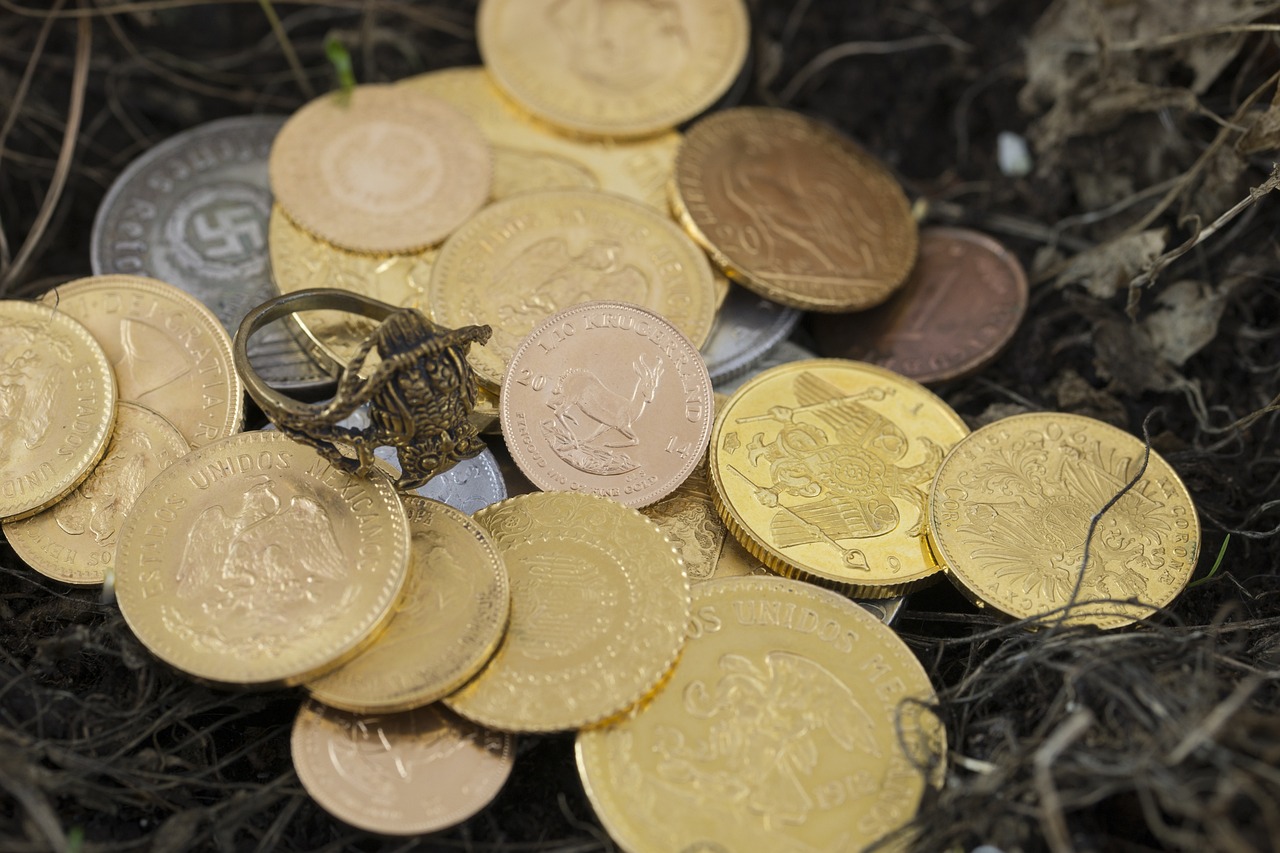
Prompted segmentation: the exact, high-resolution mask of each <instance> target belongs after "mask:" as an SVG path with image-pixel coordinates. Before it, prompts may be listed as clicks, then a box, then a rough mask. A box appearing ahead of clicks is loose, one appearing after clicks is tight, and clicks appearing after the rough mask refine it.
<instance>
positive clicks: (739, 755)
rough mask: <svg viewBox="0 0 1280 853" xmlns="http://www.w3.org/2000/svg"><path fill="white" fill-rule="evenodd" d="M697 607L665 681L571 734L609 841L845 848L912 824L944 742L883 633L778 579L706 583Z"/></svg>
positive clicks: (923, 692) (904, 654) (917, 685)
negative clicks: (616, 715)
mask: <svg viewBox="0 0 1280 853" xmlns="http://www.w3.org/2000/svg"><path fill="white" fill-rule="evenodd" d="M693 600H694V603H693V616H692V618H691V620H690V623H689V641H688V643H687V644H686V647H685V650H684V652H683V653H682V654H681V657H680V662H679V663H678V664H677V665H676V668H675V671H674V672H673V673H672V675H671V679H670V681H669V682H668V683H667V684H666V685H665V686H664V687H663V689H662V690H661V691H660V692H659V693H658V694H657V695H656V696H654V697H653V698H652V699H651V700H650V701H648V702H646V703H645V704H643V705H641V706H639V707H638V708H637V709H635V710H634V711H633V712H631V713H630V714H629V715H627V716H626V717H625V718H623V719H622V720H621V721H619V722H616V723H614V724H612V725H607V726H602V727H598V728H593V729H586V730H584V731H582V732H579V734H578V741H577V761H578V772H579V774H580V775H581V777H582V783H583V787H584V788H585V789H586V792H587V796H588V797H589V798H590V800H591V804H592V806H594V807H595V810H596V815H597V816H598V817H599V818H600V821H601V823H603V824H604V827H605V829H606V830H608V832H609V835H610V836H612V837H613V839H614V841H616V842H617V843H618V846H620V847H621V848H622V849H623V850H626V851H628V853H650V851H653V853H668V851H672V850H681V851H695V850H697V851H712V850H714V851H725V853H728V851H752V850H795V851H799V850H805V851H809V850H849V851H852V850H862V849H864V848H866V847H868V846H869V845H871V844H872V843H873V842H875V841H876V840H878V839H880V838H882V837H884V836H885V835H886V834H888V833H890V832H892V831H894V830H895V829H898V828H899V827H901V826H903V825H904V824H906V823H907V822H908V821H910V820H911V818H912V817H913V816H914V815H915V813H916V810H917V809H918V807H919V804H920V800H921V798H922V796H923V794H924V792H925V789H926V787H927V785H929V784H930V783H931V782H933V781H934V780H935V779H936V778H937V776H940V772H941V768H940V767H938V768H937V776H933V775H930V776H927V775H926V773H925V772H924V771H922V770H920V769H919V767H921V766H929V764H930V763H931V762H934V761H939V760H940V757H941V756H944V755H945V754H946V743H945V737H946V735H945V732H944V731H943V729H942V727H941V725H939V724H938V720H937V718H936V717H934V716H932V715H931V714H930V713H929V712H928V711H926V710H924V707H923V706H924V705H927V703H930V702H932V700H933V688H932V687H931V685H930V684H929V679H928V677H927V676H926V675H925V673H924V670H923V669H922V668H921V666H920V664H919V662H918V661H916V659H915V657H914V656H913V655H912V654H911V650H910V649H908V648H907V646H906V645H905V644H904V643H903V642H902V641H901V640H899V639H898V638H897V636H896V635H895V634H894V633H893V631H891V630H890V629H889V628H887V627H885V626H884V625H882V624H880V623H879V622H878V621H876V619H875V617H874V616H872V615H871V614H870V613H867V612H866V611H865V610H863V609H862V608H861V607H859V606H858V605H856V604H854V603H853V602H850V601H847V600H845V599H843V598H841V597H840V596H838V595H835V594H834V593H831V592H828V591H826V590H821V589H817V588H815V587H811V586H809V585H807V584H801V583H798V582H795V581H790V580H786V579H783V578H730V579H727V580H716V581H710V582H708V583H705V584H701V585H699V586H698V587H697V588H696V589H695V590H694V593H693ZM895 849H896V848H895Z"/></svg>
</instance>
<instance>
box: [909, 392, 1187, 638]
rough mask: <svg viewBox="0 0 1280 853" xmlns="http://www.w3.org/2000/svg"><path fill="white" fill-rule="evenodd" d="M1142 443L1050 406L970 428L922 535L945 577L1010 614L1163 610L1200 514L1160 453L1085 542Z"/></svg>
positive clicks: (1131, 473) (950, 458)
mask: <svg viewBox="0 0 1280 853" xmlns="http://www.w3.org/2000/svg"><path fill="white" fill-rule="evenodd" d="M1143 449H1144V448H1143V444H1142V442H1141V441H1139V440H1138V439H1137V438H1135V437H1134V436H1132V435H1130V434H1129V433H1127V432H1124V431H1122V430H1119V429H1116V428H1115V427H1113V426H1110V425H1108V424H1105V423H1102V422H1101V421H1095V420H1093V419H1092V418H1086V417H1081V416H1079V415H1065V414H1059V413H1056V412H1035V413H1030V414H1025V415H1015V416H1014V417H1009V418H1004V419H1002V420H999V421H996V422H995V423H992V424H988V425H987V426H985V427H983V428H982V429H979V430H977V431H976V432H974V433H973V434H972V435H970V436H969V437H968V438H966V439H965V440H964V441H962V442H960V443H959V444H957V445H956V446H955V447H954V448H953V449H952V450H951V452H950V453H949V454H948V455H947V458H946V459H945V460H944V461H943V463H942V466H941V468H939V470H938V475H937V479H935V480H934V482H933V488H932V490H931V492H930V507H929V532H930V536H931V538H932V541H933V543H934V544H935V545H936V547H937V549H938V554H939V556H940V557H941V558H942V560H943V562H944V563H945V564H946V566H947V569H948V571H949V574H950V576H951V579H952V580H953V581H955V582H956V585H957V586H958V587H959V588H960V590H961V591H962V592H964V593H965V594H966V595H967V596H969V597H970V599H972V600H974V601H975V602H977V603H979V604H988V605H990V606H992V607H994V608H995V609H996V610H999V611H1001V612H1002V613H1006V614H1008V615H1009V616H1012V617H1014V618H1016V619H1033V618H1036V617H1042V618H1043V619H1044V621H1046V622H1051V621H1056V620H1057V619H1058V618H1062V619H1063V620H1064V621H1065V622H1067V623H1069V624H1089V625H1096V626H1097V627H1099V628H1117V627H1120V626H1122V625H1128V624H1131V623H1132V622H1135V621H1137V620H1139V619H1143V618H1145V617H1147V616H1150V615H1151V613H1152V610H1153V609H1154V608H1157V607H1164V606H1165V605H1166V604H1168V603H1169V602H1171V601H1172V600H1173V599H1174V597H1175V596H1177V594H1178V593H1179V592H1181V591H1182V589H1183V588H1184V587H1185V586H1186V585H1187V581H1188V580H1190V578H1191V574H1192V572H1193V571H1194V570H1195V566H1196V558H1197V557H1198V556H1199V552H1200V521H1199V519H1198V517H1197V516H1196V509H1195V505H1194V504H1193V503H1192V502H1191V496H1190V495H1189V494H1188V493H1187V488H1186V486H1184V485H1183V483H1182V481H1181V480H1180V479H1179V478H1178V475H1177V474H1176V473H1175V472H1174V470H1173V469H1172V468H1171V467H1169V463H1167V462H1166V461H1165V460H1164V459H1162V458H1161V457H1160V455H1159V454H1157V453H1156V452H1155V451H1152V452H1151V457H1150V460H1149V461H1148V463H1147V467H1146V470H1145V471H1144V472H1143V473H1142V476H1141V478H1140V479H1139V480H1138V482H1137V484H1136V485H1134V487H1133V488H1132V489H1129V490H1128V491H1127V492H1125V493H1124V495H1123V496H1122V497H1121V498H1120V499H1119V500H1118V501H1117V502H1116V503H1115V505H1113V506H1112V507H1111V508H1110V509H1108V510H1107V511H1106V512H1105V513H1103V514H1102V516H1101V518H1100V519H1099V521H1098V524H1097V527H1096V528H1095V530H1094V532H1093V537H1092V539H1089V526H1090V523H1091V520H1092V519H1093V517H1094V516H1095V515H1096V514H1097V513H1099V512H1101V511H1102V509H1103V507H1105V506H1106V505H1107V503H1108V502H1109V501H1111V500H1112V498H1114V497H1115V496H1116V495H1118V494H1120V492H1121V491H1122V490H1124V488H1125V486H1126V484H1128V483H1129V481H1130V480H1132V479H1133V478H1134V477H1135V476H1137V474H1138V473H1139V470H1140V469H1141V466H1142V462H1143ZM1086 540H1088V541H1089V543H1090V545H1089V564H1088V566H1086V567H1085V569H1084V574H1083V578H1082V577H1081V571H1080V569H1081V565H1082V564H1083V562H1084V549H1085V542H1086ZM1077 587H1078V588H1077ZM1072 602H1075V603H1074V605H1073V606H1071V607H1070V609H1069V610H1066V611H1065V612H1064V608H1066V607H1067V606H1068V605H1072ZM1124 602H1136V603H1124Z"/></svg>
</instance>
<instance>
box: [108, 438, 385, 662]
mask: <svg viewBox="0 0 1280 853" xmlns="http://www.w3.org/2000/svg"><path fill="white" fill-rule="evenodd" d="M408 565H409V523H408V520H407V519H406V517H405V512H404V507H402V506H401V504H400V499H399V497H397V495H396V492H395V489H394V488H392V485H391V481H390V480H389V479H387V478H385V477H380V476H379V477H373V478H368V479H365V478H358V477H353V476H351V475H349V474H346V473H344V472H342V471H339V470H337V469H335V468H334V467H333V466H332V465H330V464H329V463H328V462H327V461H325V460H324V458H323V457H321V456H320V455H319V454H318V453H317V452H316V451H315V450H313V449H312V448H310V447H308V446H306V445H302V444H297V443H295V442H293V441H292V440H290V439H289V438H287V437H286V436H284V435H283V434H281V433H278V432H246V433H239V434H237V435H233V436H229V437H227V438H224V439H222V440H220V441H218V442H215V443H213V444H210V445H206V446H205V447H202V448H199V449H198V450H195V451H193V452H191V453H189V454H187V455H186V456H184V457H182V459H180V460H178V461H177V462H176V463H174V464H173V465H171V466H170V467H169V468H167V469H165V470H164V471H162V472H160V474H159V475H157V476H156V478H155V479H154V480H152V481H151V484H150V485H148V486H147V488H146V489H144V490H143V492H142V494H141V495H140V496H139V497H138V500H137V501H136V502H135V503H134V506H133V510H132V511H131V512H130V514H129V517H128V518H127V519H126V520H125V523H124V526H123V527H122V528H121V529H120V534H119V543H118V545H117V546H116V567H115V572H116V576H115V587H116V597H117V599H118V601H119V603H120V612H121V613H122V614H123V615H124V619H125V622H127V623H128V625H129V627H130V628H131V629H133V633H134V634H135V635H137V637H138V639H139V640H140V641H141V642H142V644H143V645H145V646H146V647H147V648H148V649H150V650H151V652H152V653H153V654H154V655H156V657H158V658H160V659H161V660H163V661H165V662H166V663H168V664H170V665H172V666H174V667H176V668H177V669H180V670H182V671H183V672H185V673H187V674H189V675H192V676H195V677H196V678H199V679H202V680H204V681H208V682H213V683H215V684H219V685H224V686H241V687H275V686H281V685H290V684H297V683H299V682H302V681H306V680H308V679H313V678H318V677H319V676H320V675H322V674H323V673H324V672H326V671H328V670H330V669H333V668H334V667H336V666H338V665H339V664H341V663H343V662H344V661H346V660H347V659H349V658H351V657H352V656H354V655H355V654H356V653H357V652H358V651H359V650H360V649H362V648H363V647H364V646H365V645H367V643H368V642H369V641H370V640H371V639H372V638H373V636H374V633H375V631H377V630H378V629H379V628H380V627H381V626H382V625H383V624H384V623H385V621H386V620H387V619H388V618H389V617H390V615H391V612H392V607H393V605H394V604H395V602H396V599H397V596H399V594H400V590H401V587H402V586H403V585H404V581H405V576H406V574H407V570H408Z"/></svg>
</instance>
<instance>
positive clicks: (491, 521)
mask: <svg viewBox="0 0 1280 853" xmlns="http://www.w3.org/2000/svg"><path fill="white" fill-rule="evenodd" d="M475 519H476V521H477V522H479V523H480V525H481V526H483V527H485V528H486V529H487V530H488V531H489V535H490V536H492V537H493V540H494V542H495V543H496V544H497V546H498V551H499V552H501V554H502V558H503V561H504V562H505V563H506V565H507V572H508V573H509V575H510V577H511V627H510V628H509V629H508V631H507V635H506V637H505V638H504V639H503V641H502V645H500V646H499V647H498V651H497V653H496V654H495V655H494V656H493V659H492V660H491V661H490V662H489V665H488V666H486V667H485V668H484V669H483V670H481V671H480V674H479V675H477V676H476V677H475V678H474V679H473V680H472V681H471V683H470V684H468V685H467V686H466V687H464V688H462V689H461V690H459V691H458V692H457V693H454V694H453V695H452V696H450V697H448V698H447V699H445V700H444V701H445V703H446V704H447V705H449V707H451V708H453V710H455V711H457V712H458V713H459V714H462V715H463V716H464V717H468V718H470V719H472V720H475V721H476V722H479V723H483V724H484V725H487V726H493V727H494V728H498V729H504V730H507V731H529V732H548V731H560V730H566V729H576V728H581V727H582V726H585V725H589V724H591V723H595V722H599V721H600V720H603V719H605V718H607V717H611V716H613V715H615V714H617V713H619V712H621V711H623V710H625V709H626V708H628V707H630V706H631V705H633V704H635V703H636V702H638V701H640V700H641V699H642V698H644V696H646V695H647V694H648V693H649V692H650V691H651V690H652V689H653V688H654V687H655V686H656V685H657V684H658V683H659V681H660V680H661V679H662V678H663V676H664V675H666V674H667V672H668V671H669V670H670V669H671V665H672V664H673V663H674V662H675V659H676V656H677V655H678V654H679V652H680V647H681V645H682V644H683V643H684V626H685V622H686V621H687V620H688V618H689V580H688V578H687V577H686V576H685V573H684V566H683V565H682V564H681V562H680V558H679V557H678V556H676V552H675V549H674V548H672V547H671V543H670V542H669V541H667V538H666V537H665V536H663V535H662V531H660V530H659V529H658V528H657V525H655V524H654V523H653V522H651V521H649V519H647V518H645V517H644V516H643V515H641V514H640V513H638V512H636V511H635V510H633V509H628V508H626V507H624V506H622V505H621V504H618V503H616V502H615V501H611V500H606V499H604V498H598V497H593V496H590V495H575V494H572V493H569V492H540V493H536V494H531V495H521V496H520V497H516V498H510V499H509V500H505V501H502V502H500V503H496V504H493V505H491V506H487V507H485V508H484V509H482V510H480V511H479V512H477V513H476V514H475Z"/></svg>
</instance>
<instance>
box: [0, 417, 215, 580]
mask: <svg viewBox="0 0 1280 853" xmlns="http://www.w3.org/2000/svg"><path fill="white" fill-rule="evenodd" d="M189 449H190V447H189V446H188V445H187V440H186V439H185V438H183V437H182V433H180V432H178V430H177V428H175V427H174V425H173V424H171V423H169V422H168V421H167V420H165V419H164V418H162V417H161V416H160V415H157V414H156V413H155V412H153V411H151V410H150V409H148V408H145V407H144V406H139V405H138V404H136V403H124V402H122V403H119V404H118V408H117V410H116V423H115V429H114V430H113V431H112V433H111V441H110V443H109V444H108V445H107V451H106V453H105V455H104V456H103V457H102V460H101V461H100V462H99V463H98V464H97V465H96V466H95V467H94V469H93V471H92V472H91V473H90V474H89V476H88V478H87V479H85V481H84V482H83V483H81V484H80V485H79V486H77V487H76V490H75V491H73V492H72V493H71V494H69V495H67V496H66V497H65V498H63V499H62V500H60V501H58V503H56V504H54V505H53V506H51V507H49V508H48V509H46V510H45V511H44V512H40V513H37V514H36V515H33V516H30V517H29V518H24V519H22V520H21V521H6V522H5V523H4V525H3V530H4V537H5V539H7V540H9V544H10V545H11V546H13V550H14V552H15V553H17V555H18V556H19V557H21V558H22V559H23V560H24V561H25V562H26V564H27V565H28V566H30V567H31V568H33V569H35V570H36V571H37V572H40V574H42V575H45V576H46V577H50V578H53V579H54V580H59V581H62V582H63V583H74V584H99V583H102V582H103V581H104V580H106V578H107V574H108V572H110V571H111V563H112V560H113V559H114V557H115V551H116V534H117V532H118V531H119V529H120V525H121V524H123V523H124V520H125V518H126V517H128V515H129V510H130V509H131V508H132V507H133V502H134V501H135V500H137V497H138V495H139V494H141V493H142V489H143V487H145V486H146V485H147V483H149V482H151V479H152V478H153V477H155V476H156V474H159V473H160V472H161V471H163V470H164V469H165V468H168V467H169V466H170V465H172V464H173V463H174V462H176V461H177V460H178V459H180V458H181V457H183V456H185V455H186V453H187V451H188V450H189Z"/></svg>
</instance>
